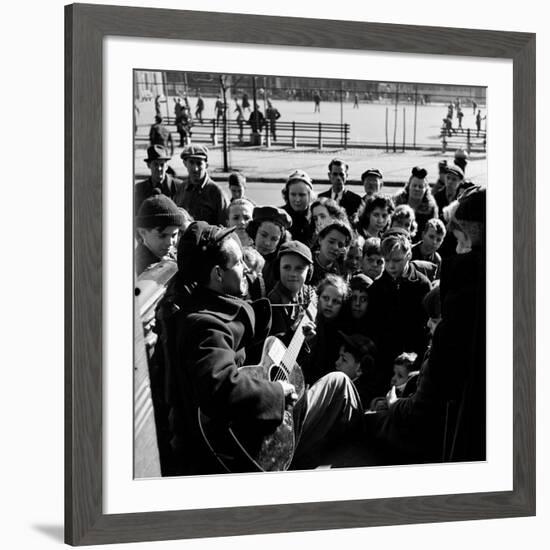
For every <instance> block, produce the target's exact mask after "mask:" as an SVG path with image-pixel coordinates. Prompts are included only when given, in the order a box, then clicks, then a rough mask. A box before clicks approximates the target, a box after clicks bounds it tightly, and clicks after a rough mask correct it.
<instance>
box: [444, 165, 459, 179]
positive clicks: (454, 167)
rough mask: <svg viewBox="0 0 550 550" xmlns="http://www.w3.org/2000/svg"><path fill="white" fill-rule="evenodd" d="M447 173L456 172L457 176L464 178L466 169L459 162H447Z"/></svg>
mask: <svg viewBox="0 0 550 550" xmlns="http://www.w3.org/2000/svg"><path fill="white" fill-rule="evenodd" d="M445 172H446V173H447V174H454V175H455V176H456V177H457V178H460V179H464V171H463V170H462V168H460V166H458V165H457V164H447V170H446V171H445Z"/></svg>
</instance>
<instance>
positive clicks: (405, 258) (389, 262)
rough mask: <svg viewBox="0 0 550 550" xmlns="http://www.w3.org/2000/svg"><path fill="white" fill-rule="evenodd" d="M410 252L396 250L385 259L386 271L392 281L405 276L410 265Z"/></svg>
mask: <svg viewBox="0 0 550 550" xmlns="http://www.w3.org/2000/svg"><path fill="white" fill-rule="evenodd" d="M409 259H410V252H405V251H403V250H399V249H396V250H394V251H393V252H390V253H389V254H388V255H387V256H386V257H385V258H384V260H385V262H386V267H385V268H386V271H387V272H388V275H390V277H392V279H397V278H399V277H402V276H403V273H404V272H405V269H406V268H407V265H408V264H409Z"/></svg>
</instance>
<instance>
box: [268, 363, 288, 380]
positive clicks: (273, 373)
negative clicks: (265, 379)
mask: <svg viewBox="0 0 550 550" xmlns="http://www.w3.org/2000/svg"><path fill="white" fill-rule="evenodd" d="M269 379H270V380H271V382H275V381H276V380H288V376H287V373H286V370H285V369H283V368H282V367H278V366H276V365H273V366H272V367H271V370H270V371H269Z"/></svg>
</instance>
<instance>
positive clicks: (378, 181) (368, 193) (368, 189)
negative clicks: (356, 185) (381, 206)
mask: <svg viewBox="0 0 550 550" xmlns="http://www.w3.org/2000/svg"><path fill="white" fill-rule="evenodd" d="M361 183H362V184H363V188H364V189H365V195H364V196H363V201H366V200H367V199H370V197H372V196H374V195H378V193H380V190H381V189H382V185H383V178H382V172H380V170H378V168H369V169H368V170H365V171H364V172H363V173H362V174H361Z"/></svg>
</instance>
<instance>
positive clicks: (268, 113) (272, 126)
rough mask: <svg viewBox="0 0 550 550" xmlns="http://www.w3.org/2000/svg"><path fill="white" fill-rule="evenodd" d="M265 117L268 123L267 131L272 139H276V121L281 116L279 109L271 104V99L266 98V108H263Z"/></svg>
mask: <svg viewBox="0 0 550 550" xmlns="http://www.w3.org/2000/svg"><path fill="white" fill-rule="evenodd" d="M265 118H266V119H267V122H268V124H269V132H270V134H271V137H272V138H273V141H277V121H278V120H279V119H280V118H281V113H280V112H279V110H278V109H277V108H276V107H274V106H273V104H272V103H271V100H269V99H268V100H267V109H266V110H265Z"/></svg>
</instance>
